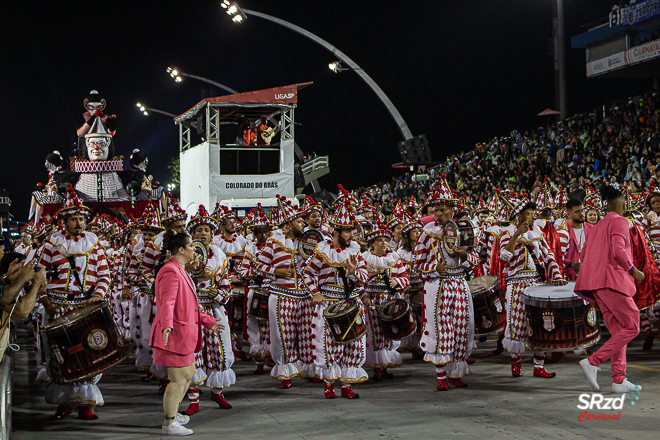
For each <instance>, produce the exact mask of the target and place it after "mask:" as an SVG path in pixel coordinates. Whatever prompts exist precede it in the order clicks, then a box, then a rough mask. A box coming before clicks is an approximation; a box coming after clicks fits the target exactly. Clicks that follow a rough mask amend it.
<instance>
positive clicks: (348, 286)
mask: <svg viewBox="0 0 660 440" xmlns="http://www.w3.org/2000/svg"><path fill="white" fill-rule="evenodd" d="M337 272H339V276H340V277H341V280H342V281H343V282H344V295H346V299H348V298H349V297H350V296H351V292H353V288H354V287H355V286H354V284H353V282H352V281H350V280H349V279H348V278H347V277H346V268H345V267H344V266H339V267H338V268H337Z"/></svg>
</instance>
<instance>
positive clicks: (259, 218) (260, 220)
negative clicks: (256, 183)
mask: <svg viewBox="0 0 660 440" xmlns="http://www.w3.org/2000/svg"><path fill="white" fill-rule="evenodd" d="M250 212H252V213H253V214H252V215H253V217H252V227H253V228H261V229H270V228H271V223H270V220H269V219H268V217H267V216H266V213H265V212H264V209H263V208H262V207H261V203H257V207H256V208H255V209H254V210H252V211H250Z"/></svg>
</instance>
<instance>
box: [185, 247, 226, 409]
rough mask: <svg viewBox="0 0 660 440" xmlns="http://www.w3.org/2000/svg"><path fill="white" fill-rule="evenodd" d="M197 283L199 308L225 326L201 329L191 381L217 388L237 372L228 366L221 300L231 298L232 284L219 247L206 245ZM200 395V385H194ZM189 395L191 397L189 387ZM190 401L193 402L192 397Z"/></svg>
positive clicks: (223, 302)
mask: <svg viewBox="0 0 660 440" xmlns="http://www.w3.org/2000/svg"><path fill="white" fill-rule="evenodd" d="M193 280H194V281H195V286H196V287H197V300H198V301H199V305H200V306H201V308H202V310H203V311H204V312H206V313H208V314H209V315H212V316H213V317H214V318H216V319H220V323H221V324H222V325H224V326H225V329H224V330H221V331H220V332H219V333H216V332H214V331H212V330H209V329H206V328H203V329H202V350H201V351H200V352H197V353H195V367H196V370H195V374H194V375H193V378H192V379H191V381H190V384H191V387H192V386H193V385H195V386H199V385H201V384H203V383H204V382H205V381H206V386H207V387H211V388H213V389H214V390H213V391H214V392H220V391H221V390H222V389H223V388H227V387H230V386H231V385H233V384H235V383H236V374H235V373H234V370H232V369H231V367H232V365H233V364H234V352H233V351H232V349H231V332H230V329H229V320H228V319H227V313H226V312H225V307H224V304H226V303H227V301H228V300H229V298H231V286H230V284H229V278H228V273H227V257H226V256H225V254H224V252H222V250H221V249H220V248H219V247H217V246H215V245H212V244H211V245H209V258H208V262H207V263H206V267H204V273H203V274H202V275H200V276H199V277H193ZM211 289H217V290H218V295H217V296H215V297H213V295H212V294H211ZM197 390H198V391H197V395H196V396H195V397H196V398H197V399H199V394H198V393H199V389H198V388H197ZM188 397H190V390H189V394H188ZM190 400H191V403H195V402H194V399H193V398H191V399H190Z"/></svg>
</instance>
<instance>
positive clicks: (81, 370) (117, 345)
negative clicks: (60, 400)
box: [43, 301, 130, 384]
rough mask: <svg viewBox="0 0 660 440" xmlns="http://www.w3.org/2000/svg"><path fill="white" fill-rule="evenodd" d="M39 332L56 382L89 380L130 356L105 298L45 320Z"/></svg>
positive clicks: (52, 377)
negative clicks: (43, 335)
mask: <svg viewBox="0 0 660 440" xmlns="http://www.w3.org/2000/svg"><path fill="white" fill-rule="evenodd" d="M43 333H44V334H45V336H46V344H45V345H46V350H47V359H46V368H47V370H48V375H49V376H50V378H51V379H52V380H53V382H55V383H58V384H65V383H71V382H80V381H83V380H86V379H90V378H91V377H93V376H96V375H97V374H100V373H103V372H104V371H106V370H108V369H109V368H111V367H113V366H114V365H116V364H118V363H120V362H121V361H123V360H124V359H125V358H127V357H128V356H129V355H130V351H129V347H128V346H127V345H124V341H123V339H122V338H121V336H119V332H117V326H116V325H115V322H114V320H113V319H112V312H111V309H110V305H109V303H108V302H107V301H100V302H97V303H93V304H89V305H86V306H81V307H78V308H77V309H75V310H72V311H70V312H68V313H66V314H64V315H62V316H61V317H59V318H57V319H55V320H53V321H51V322H50V323H48V324H47V325H46V326H45V327H44V328H43Z"/></svg>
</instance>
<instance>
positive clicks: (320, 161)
mask: <svg viewBox="0 0 660 440" xmlns="http://www.w3.org/2000/svg"><path fill="white" fill-rule="evenodd" d="M329 166H330V159H329V158H328V156H319V157H317V158H315V159H312V160H310V161H307V162H305V163H304V164H302V165H301V168H302V172H303V174H310V173H312V172H313V171H316V170H320V169H321V168H328V167H329Z"/></svg>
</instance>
